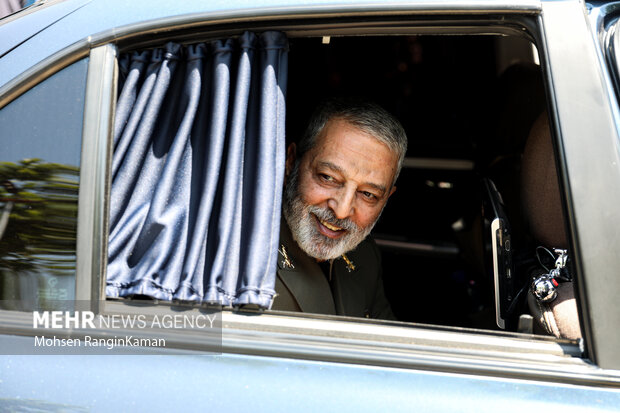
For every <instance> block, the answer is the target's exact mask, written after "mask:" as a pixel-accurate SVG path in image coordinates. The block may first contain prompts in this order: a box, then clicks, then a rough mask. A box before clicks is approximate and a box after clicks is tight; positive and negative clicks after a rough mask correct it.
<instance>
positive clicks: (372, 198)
mask: <svg viewBox="0 0 620 413" xmlns="http://www.w3.org/2000/svg"><path fill="white" fill-rule="evenodd" d="M362 196H363V197H364V198H366V199H369V200H374V199H376V198H377V196H376V195H375V194H372V193H370V192H368V191H362Z"/></svg>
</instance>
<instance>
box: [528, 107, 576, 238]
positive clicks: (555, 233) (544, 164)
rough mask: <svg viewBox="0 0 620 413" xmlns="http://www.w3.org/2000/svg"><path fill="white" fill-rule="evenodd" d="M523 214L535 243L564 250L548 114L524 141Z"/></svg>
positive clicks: (540, 119) (560, 205)
mask: <svg viewBox="0 0 620 413" xmlns="http://www.w3.org/2000/svg"><path fill="white" fill-rule="evenodd" d="M521 199H522V204H523V205H522V206H523V213H524V216H525V219H526V220H527V222H528V224H529V227H530V231H531V233H532V235H533V237H534V239H535V240H536V241H537V242H539V243H540V244H542V245H544V246H546V247H549V248H567V245H568V242H567V237H566V230H565V227H564V216H563V212H562V201H561V198H560V188H559V185H558V174H557V168H556V162H555V156H554V154H553V143H552V141H551V130H550V129H549V118H548V116H547V112H544V113H543V114H542V115H540V116H539V117H538V119H537V120H536V122H535V123H534V126H532V130H531V131H530V134H529V136H528V138H527V142H526V144H525V149H524V151H523V162H522V170H521Z"/></svg>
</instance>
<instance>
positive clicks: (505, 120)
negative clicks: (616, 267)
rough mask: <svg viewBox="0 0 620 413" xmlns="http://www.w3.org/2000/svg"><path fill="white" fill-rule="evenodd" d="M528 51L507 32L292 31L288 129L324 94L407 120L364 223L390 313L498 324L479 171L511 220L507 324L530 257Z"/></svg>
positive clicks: (533, 105)
mask: <svg viewBox="0 0 620 413" xmlns="http://www.w3.org/2000/svg"><path fill="white" fill-rule="evenodd" d="M536 54H537V52H536V49H535V48H534V47H533V45H532V43H530V41H529V40H527V39H525V38H520V37H510V36H479V35H477V36H476V35H472V36H431V35H424V36H382V37H372V36H371V37H331V38H326V37H324V38H293V39H290V54H289V83H288V91H287V139H294V137H295V136H299V134H300V133H301V130H302V129H303V125H305V123H306V118H307V116H308V115H309V114H310V113H311V112H312V109H313V108H314V106H315V105H316V104H317V103H318V102H319V101H320V100H321V99H324V98H326V97H330V96H360V97H364V98H369V99H372V100H374V101H375V102H377V103H379V104H380V105H382V106H383V107H384V108H386V109H387V110H388V111H390V112H391V113H393V114H394V115H396V116H397V117H398V118H399V120H400V121H401V123H402V124H403V126H404V128H405V130H406V132H407V135H408V138H409V147H408V152H407V159H406V161H405V164H404V167H403V170H402V172H401V175H400V177H399V179H398V181H397V183H396V186H397V188H398V189H397V191H396V192H395V194H394V195H393V196H392V198H391V199H390V201H389V202H388V205H387V207H386V208H385V210H384V212H383V215H382V217H381V218H380V220H379V222H378V223H377V225H376V227H375V229H374V230H373V236H374V238H375V240H376V242H377V244H378V246H379V247H380V249H381V252H382V257H383V268H384V284H385V290H386V295H387V297H388V299H389V300H390V302H391V305H392V308H393V311H394V313H395V315H396V316H397V317H398V319H399V320H401V321H409V322H417V323H429V324H441V325H450V326H461V327H470V328H485V329H497V328H498V327H497V324H496V320H495V300H494V286H493V273H492V268H491V267H492V263H491V262H490V261H491V259H492V258H491V255H490V254H489V248H490V240H489V238H490V235H489V234H488V233H487V232H488V231H487V230H485V226H484V218H483V214H482V205H483V197H484V194H483V190H482V189H481V188H482V186H481V182H482V180H483V178H488V179H491V180H492V181H493V182H494V183H495V185H496V186H497V188H498V190H499V193H500V194H501V198H502V199H503V202H504V208H505V214H506V216H507V217H508V220H509V221H510V226H511V241H512V251H511V253H512V260H513V263H512V265H513V268H514V274H515V275H516V277H515V278H514V280H515V287H514V288H515V291H514V292H515V294H514V295H517V294H518V297H511V299H514V301H515V303H514V305H513V306H512V308H511V315H510V316H509V323H508V326H507V329H509V330H512V331H516V328H517V319H518V317H519V314H521V313H527V305H526V299H525V297H526V295H527V294H526V291H525V287H526V284H528V285H529V282H528V280H529V278H530V276H529V274H530V272H531V269H532V268H533V267H536V266H537V265H538V263H537V261H538V259H536V254H535V252H534V251H535V247H536V243H535V242H534V241H533V239H532V235H531V233H530V231H529V230H528V228H527V225H526V224H525V218H524V217H523V212H522V207H521V205H522V199H521V198H522V197H521V195H520V185H521V184H520V180H521V178H520V174H521V158H522V154H523V151H524V147H525V145H526V140H527V137H528V134H529V132H530V129H531V128H532V126H533V125H534V122H535V121H536V119H537V118H538V117H539V116H541V114H543V113H544V111H545V108H546V98H545V89H544V83H543V76H542V70H541V67H540V65H539V64H538V63H537V56H536ZM550 148H551V147H550ZM551 162H553V158H551ZM556 190H557V188H556ZM558 199H559V198H558ZM556 208H558V209H559V211H555V212H556V216H559V217H560V225H563V219H562V218H561V217H562V211H561V207H560V206H559V205H558V206H556ZM542 259H543V260H545V259H546V260H548V259H550V258H549V257H543V258H542Z"/></svg>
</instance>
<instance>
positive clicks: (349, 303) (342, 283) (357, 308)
mask: <svg viewBox="0 0 620 413" xmlns="http://www.w3.org/2000/svg"><path fill="white" fill-rule="evenodd" d="M326 273H327V274H326ZM381 274H382V270H381V255H380V254H379V250H378V249H377V246H376V245H375V243H374V241H372V240H371V239H370V238H367V239H365V240H364V241H362V242H361V243H360V244H359V245H358V246H357V248H356V249H355V250H353V251H350V252H348V253H347V254H345V256H344V257H342V256H341V257H339V258H337V259H335V260H332V261H331V262H329V263H328V264H327V265H326V271H325V273H324V272H323V271H322V269H321V267H320V266H319V263H317V261H316V260H315V259H314V258H312V257H310V256H308V255H307V254H306V253H305V252H303V251H302V250H301V248H299V245H298V244H297V242H295V240H294V239H293V237H292V235H291V232H290V229H289V228H288V225H287V224H286V221H285V220H282V223H281V225H280V249H279V253H278V273H277V277H276V293H277V296H276V298H275V299H274V302H273V306H272V310H281V311H303V312H306V313H315V314H334V315H343V316H350V317H367V318H379V319H387V320H393V319H395V317H394V315H393V313H392V309H391V308H390V304H389V303H388V301H387V299H386V298H385V294H384V292H383V280H382V278H381Z"/></svg>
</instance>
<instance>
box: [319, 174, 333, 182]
mask: <svg viewBox="0 0 620 413" xmlns="http://www.w3.org/2000/svg"><path fill="white" fill-rule="evenodd" d="M319 176H320V177H321V179H322V180H324V181H325V182H334V178H333V177H331V176H329V175H325V174H319Z"/></svg>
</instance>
